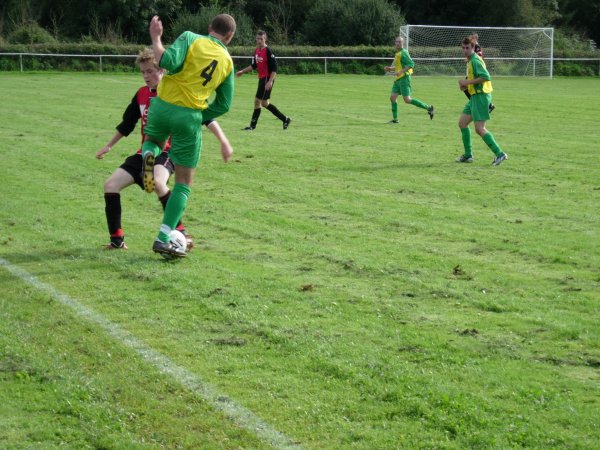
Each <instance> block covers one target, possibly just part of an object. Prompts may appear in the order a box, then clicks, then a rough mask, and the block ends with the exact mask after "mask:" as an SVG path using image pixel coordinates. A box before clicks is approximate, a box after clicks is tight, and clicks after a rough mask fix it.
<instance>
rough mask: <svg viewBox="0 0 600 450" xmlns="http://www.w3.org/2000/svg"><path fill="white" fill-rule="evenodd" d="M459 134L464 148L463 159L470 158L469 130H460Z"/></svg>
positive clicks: (471, 154)
mask: <svg viewBox="0 0 600 450" xmlns="http://www.w3.org/2000/svg"><path fill="white" fill-rule="evenodd" d="M460 134H462V141H463V146H464V147H465V157H467V158H470V157H472V156H473V146H472V145H471V129H470V128H469V127H467V128H461V129H460Z"/></svg>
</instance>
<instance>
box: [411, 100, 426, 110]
mask: <svg viewBox="0 0 600 450" xmlns="http://www.w3.org/2000/svg"><path fill="white" fill-rule="evenodd" d="M410 104H411V105H415V106H418V107H419V108H422V109H429V105H428V104H427V103H423V102H422V101H421V100H419V99H416V98H413V99H412V100H411V101H410Z"/></svg>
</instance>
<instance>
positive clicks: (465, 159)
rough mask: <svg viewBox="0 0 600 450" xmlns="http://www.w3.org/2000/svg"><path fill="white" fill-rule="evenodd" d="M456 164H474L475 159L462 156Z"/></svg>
mask: <svg viewBox="0 0 600 450" xmlns="http://www.w3.org/2000/svg"><path fill="white" fill-rule="evenodd" d="M456 162H459V163H472V162H473V157H472V156H465V155H460V156H459V157H458V158H456Z"/></svg>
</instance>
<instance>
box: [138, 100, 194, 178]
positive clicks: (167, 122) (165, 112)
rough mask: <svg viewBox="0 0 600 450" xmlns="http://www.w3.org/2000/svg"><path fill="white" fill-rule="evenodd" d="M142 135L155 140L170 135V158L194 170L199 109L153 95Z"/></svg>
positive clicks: (164, 139) (164, 138) (163, 139)
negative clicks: (166, 100)
mask: <svg viewBox="0 0 600 450" xmlns="http://www.w3.org/2000/svg"><path fill="white" fill-rule="evenodd" d="M144 134H145V135H146V136H148V137H150V138H152V140H156V141H166V140H167V139H168V138H169V136H171V151H170V152H169V157H170V158H171V159H172V160H173V162H174V163H175V165H177V166H183V167H189V168H192V169H194V168H195V167H196V166H197V165H198V161H200V150H201V149H202V111H201V110H199V109H191V108H185V107H183V106H177V105H173V104H171V103H168V102H165V101H164V100H161V99H160V98H158V97H154V98H153V99H152V101H151V103H150V109H149V110H148V122H147V123H146V126H145V127H144Z"/></svg>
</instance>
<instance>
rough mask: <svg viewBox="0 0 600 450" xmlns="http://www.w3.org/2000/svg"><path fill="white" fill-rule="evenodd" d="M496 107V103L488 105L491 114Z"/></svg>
mask: <svg viewBox="0 0 600 450" xmlns="http://www.w3.org/2000/svg"><path fill="white" fill-rule="evenodd" d="M495 109H496V105H494V104H493V103H490V106H488V111H489V112H490V114H491V113H492V111H493V110H495Z"/></svg>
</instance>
